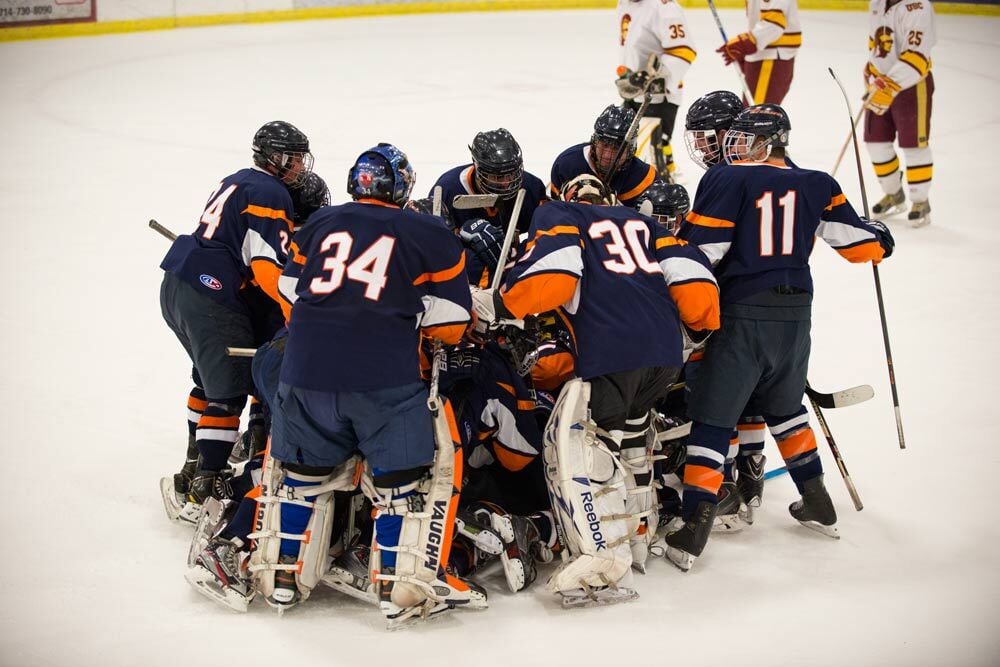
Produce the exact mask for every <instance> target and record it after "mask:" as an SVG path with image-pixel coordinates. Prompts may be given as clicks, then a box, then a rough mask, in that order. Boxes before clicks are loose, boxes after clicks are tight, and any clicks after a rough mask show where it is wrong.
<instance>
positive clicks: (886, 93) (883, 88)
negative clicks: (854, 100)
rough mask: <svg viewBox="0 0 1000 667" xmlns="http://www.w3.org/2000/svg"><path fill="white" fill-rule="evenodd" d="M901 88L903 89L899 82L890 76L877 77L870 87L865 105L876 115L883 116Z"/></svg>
mask: <svg viewBox="0 0 1000 667" xmlns="http://www.w3.org/2000/svg"><path fill="white" fill-rule="evenodd" d="M900 90H902V89H901V88H900V87H899V84H897V83H896V82H895V81H893V80H892V79H890V78H889V77H886V76H878V77H875V78H874V79H872V83H871V86H870V87H869V88H868V101H867V102H865V107H866V108H868V109H870V110H871V111H872V112H873V113H874V114H875V115H877V116H881V115H883V114H884V113H885V112H886V111H888V110H889V107H890V106H892V101H893V100H894V99H896V95H898V94H899V91H900Z"/></svg>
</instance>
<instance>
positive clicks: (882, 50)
mask: <svg viewBox="0 0 1000 667" xmlns="http://www.w3.org/2000/svg"><path fill="white" fill-rule="evenodd" d="M874 50H875V55H876V57H878V58H885V57H886V56H888V55H889V54H890V53H892V28H887V27H886V26H882V27H880V28H879V29H878V30H876V31H875V45H874Z"/></svg>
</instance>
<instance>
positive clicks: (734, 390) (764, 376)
mask: <svg viewBox="0 0 1000 667" xmlns="http://www.w3.org/2000/svg"><path fill="white" fill-rule="evenodd" d="M748 301H753V303H752V304H747V303H740V304H733V305H730V306H723V309H722V327H721V328H720V329H719V330H718V331H717V332H715V334H713V335H712V337H711V338H709V339H708V344H707V345H706V347H705V357H704V359H702V361H701V363H700V364H699V366H698V368H697V372H696V373H694V374H693V377H690V376H689V377H688V379H687V382H688V385H689V386H690V388H691V393H690V395H689V396H688V417H690V418H691V419H693V420H695V421H698V422H701V423H703V424H708V425H710V426H717V427H719V428H735V426H736V423H737V421H738V420H739V418H740V416H741V414H743V413H744V410H747V411H748V412H747V414H761V415H764V416H777V417H781V416H785V415H791V414H795V412H796V411H797V410H798V409H799V408H800V407H801V406H802V396H803V394H804V392H805V385H806V370H807V369H808V367H809V351H810V336H809V331H810V328H811V327H810V324H811V322H810V319H811V317H810V311H811V307H810V305H809V304H810V303H811V295H808V294H797V295H789V296H781V295H774V294H768V295H766V296H764V295H761V296H758V297H757V298H755V299H750V300H748ZM785 304H787V305H785Z"/></svg>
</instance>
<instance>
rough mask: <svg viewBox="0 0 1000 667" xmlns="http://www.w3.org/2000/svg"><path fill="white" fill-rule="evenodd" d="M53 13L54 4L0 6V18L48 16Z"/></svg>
mask: <svg viewBox="0 0 1000 667" xmlns="http://www.w3.org/2000/svg"><path fill="white" fill-rule="evenodd" d="M51 13H52V5H35V6H34V7H0V18H20V17H24V16H46V15H48V14H51Z"/></svg>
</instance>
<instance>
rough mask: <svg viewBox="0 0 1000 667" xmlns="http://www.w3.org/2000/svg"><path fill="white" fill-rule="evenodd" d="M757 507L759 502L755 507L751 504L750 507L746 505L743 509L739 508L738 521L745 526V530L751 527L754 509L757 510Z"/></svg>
mask: <svg viewBox="0 0 1000 667" xmlns="http://www.w3.org/2000/svg"><path fill="white" fill-rule="evenodd" d="M757 507H760V503H759V502H758V504H757V505H753V504H752V503H751V504H750V505H747V506H745V507H741V508H740V512H739V516H740V521H742V522H743V523H744V524H746V527H747V528H749V527H750V526H752V525H753V520H754V514H755V508H757Z"/></svg>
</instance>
